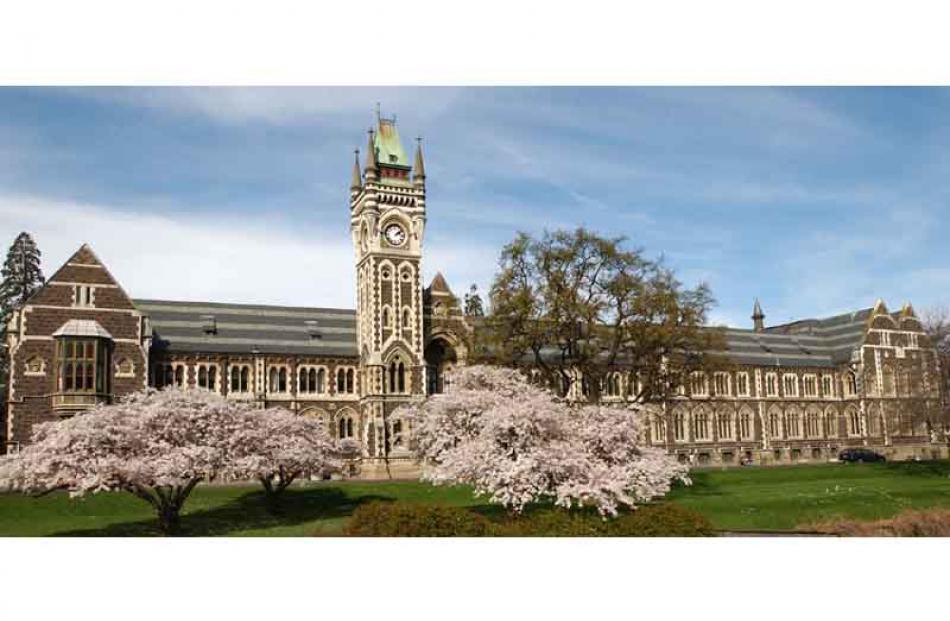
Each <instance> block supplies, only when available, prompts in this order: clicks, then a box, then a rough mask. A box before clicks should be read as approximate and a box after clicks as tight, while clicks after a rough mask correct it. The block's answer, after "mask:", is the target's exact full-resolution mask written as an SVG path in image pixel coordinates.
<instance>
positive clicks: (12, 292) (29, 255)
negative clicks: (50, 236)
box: [0, 231, 45, 398]
mask: <svg viewBox="0 0 950 621" xmlns="http://www.w3.org/2000/svg"><path fill="white" fill-rule="evenodd" d="M40 256H41V253H40V249H39V248H37V247H36V242H34V241H33V238H32V237H31V236H30V234H29V233H27V232H26V231H24V232H22V233H20V234H19V235H17V237H16V239H15V240H13V245H12V246H10V250H8V251H7V258H6V260H5V261H4V262H3V268H2V269H0V278H2V281H0V386H6V384H7V373H8V370H9V369H8V367H9V364H8V362H9V361H8V358H7V346H6V331H7V321H8V320H9V319H10V314H11V313H12V312H13V309H14V308H16V307H17V306H19V305H20V304H23V302H25V301H26V299H27V298H29V297H30V296H31V295H33V292H34V291H36V290H37V289H39V288H40V287H42V286H43V283H44V282H45V278H44V277H43V271H42V270H41V269H40ZM0 398H2V395H0Z"/></svg>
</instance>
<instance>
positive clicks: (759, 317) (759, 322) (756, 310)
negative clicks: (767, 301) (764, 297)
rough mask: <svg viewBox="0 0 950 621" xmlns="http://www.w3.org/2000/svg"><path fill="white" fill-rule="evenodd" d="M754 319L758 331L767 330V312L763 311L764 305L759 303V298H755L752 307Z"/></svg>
mask: <svg viewBox="0 0 950 621" xmlns="http://www.w3.org/2000/svg"><path fill="white" fill-rule="evenodd" d="M752 321H753V326H754V329H755V331H756V332H762V331H763V330H765V313H763V312H762V305H761V304H759V298H756V299H755V305H754V306H753V307H752Z"/></svg>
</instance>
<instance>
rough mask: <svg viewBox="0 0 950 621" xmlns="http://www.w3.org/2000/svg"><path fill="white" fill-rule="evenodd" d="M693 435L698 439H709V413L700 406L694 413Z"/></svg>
mask: <svg viewBox="0 0 950 621" xmlns="http://www.w3.org/2000/svg"><path fill="white" fill-rule="evenodd" d="M693 436H694V437H695V439H696V440H708V439H709V414H707V413H706V410H705V409H703V408H699V409H698V410H696V412H695V414H694V415H693Z"/></svg>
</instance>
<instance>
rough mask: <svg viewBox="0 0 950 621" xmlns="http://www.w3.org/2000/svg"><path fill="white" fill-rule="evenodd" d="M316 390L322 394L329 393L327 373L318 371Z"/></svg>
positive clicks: (321, 370)
mask: <svg viewBox="0 0 950 621" xmlns="http://www.w3.org/2000/svg"><path fill="white" fill-rule="evenodd" d="M316 390H317V392H318V393H320V394H323V393H325V392H326V391H327V372H326V371H325V370H323V369H317V382H316Z"/></svg>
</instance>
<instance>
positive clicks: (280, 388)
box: [268, 367, 287, 392]
mask: <svg viewBox="0 0 950 621" xmlns="http://www.w3.org/2000/svg"><path fill="white" fill-rule="evenodd" d="M268 376H269V379H270V382H269V384H270V386H269V387H270V392H287V368H286V367H280V368H278V367H271V369H270V373H268Z"/></svg>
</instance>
